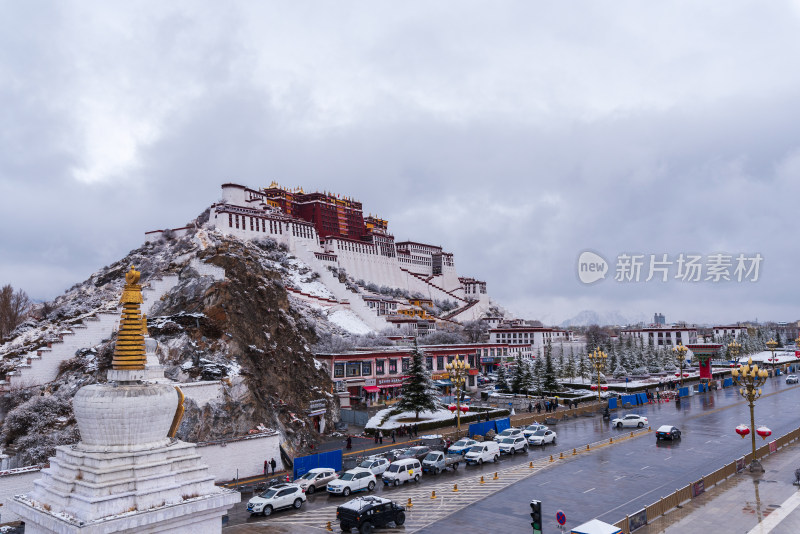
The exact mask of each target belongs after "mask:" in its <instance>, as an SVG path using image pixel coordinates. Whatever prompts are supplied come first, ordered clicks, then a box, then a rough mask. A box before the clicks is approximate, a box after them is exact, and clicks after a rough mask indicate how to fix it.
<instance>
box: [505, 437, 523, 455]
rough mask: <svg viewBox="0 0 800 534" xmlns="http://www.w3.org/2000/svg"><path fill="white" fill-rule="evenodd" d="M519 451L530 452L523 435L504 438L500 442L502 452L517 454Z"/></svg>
mask: <svg viewBox="0 0 800 534" xmlns="http://www.w3.org/2000/svg"><path fill="white" fill-rule="evenodd" d="M517 451H522V452H528V442H527V440H526V439H525V438H524V437H523V436H521V435H520V436H515V437H513V438H504V439H503V441H501V442H500V452H501V453H504V454H516V453H517Z"/></svg>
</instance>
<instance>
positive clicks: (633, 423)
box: [611, 413, 647, 428]
mask: <svg viewBox="0 0 800 534" xmlns="http://www.w3.org/2000/svg"><path fill="white" fill-rule="evenodd" d="M646 424H647V417H645V416H643V415H637V414H635V413H629V414H628V415H626V416H625V417H618V418H616V419H612V420H611V426H615V427H617V428H622V427H639V428H642V427H643V426H645V425H646Z"/></svg>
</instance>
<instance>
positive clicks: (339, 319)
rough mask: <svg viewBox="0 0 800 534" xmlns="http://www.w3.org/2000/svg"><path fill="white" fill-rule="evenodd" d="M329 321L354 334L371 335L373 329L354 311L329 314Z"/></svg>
mask: <svg viewBox="0 0 800 534" xmlns="http://www.w3.org/2000/svg"><path fill="white" fill-rule="evenodd" d="M328 320H329V321H330V322H332V323H333V324H335V325H337V326H340V327H341V328H344V329H345V330H347V331H348V332H350V333H352V334H369V333H370V332H372V329H371V328H370V327H369V326H367V325H366V323H364V321H362V320H361V319H360V318H359V317H358V315H356V314H355V313H354V312H353V311H352V310H347V309H341V310H336V311H333V312H331V313H330V314H328Z"/></svg>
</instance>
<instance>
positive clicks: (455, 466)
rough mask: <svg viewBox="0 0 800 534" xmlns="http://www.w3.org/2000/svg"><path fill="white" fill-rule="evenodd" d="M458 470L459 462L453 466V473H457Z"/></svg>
mask: <svg viewBox="0 0 800 534" xmlns="http://www.w3.org/2000/svg"><path fill="white" fill-rule="evenodd" d="M456 469H458V462H456V463H454V464H453V471H455V470H456Z"/></svg>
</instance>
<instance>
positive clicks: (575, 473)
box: [573, 469, 583, 475]
mask: <svg viewBox="0 0 800 534" xmlns="http://www.w3.org/2000/svg"><path fill="white" fill-rule="evenodd" d="M581 471H583V469H578V470H577V471H575V472H574V473H573V475H577V474H578V473H580V472H581Z"/></svg>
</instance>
